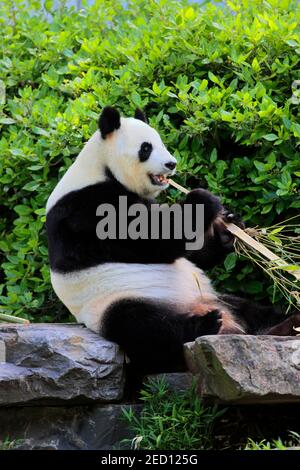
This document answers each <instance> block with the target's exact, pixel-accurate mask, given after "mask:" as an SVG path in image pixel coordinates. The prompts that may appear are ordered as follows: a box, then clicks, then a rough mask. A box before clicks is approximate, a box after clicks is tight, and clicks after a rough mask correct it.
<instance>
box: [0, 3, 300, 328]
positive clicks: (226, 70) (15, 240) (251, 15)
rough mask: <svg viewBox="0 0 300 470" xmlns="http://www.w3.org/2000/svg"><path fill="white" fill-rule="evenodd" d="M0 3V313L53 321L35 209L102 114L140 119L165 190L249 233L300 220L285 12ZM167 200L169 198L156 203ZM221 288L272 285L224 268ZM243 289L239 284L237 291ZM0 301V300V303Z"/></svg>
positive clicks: (299, 163)
mask: <svg viewBox="0 0 300 470" xmlns="http://www.w3.org/2000/svg"><path fill="white" fill-rule="evenodd" d="M29 3H30V8H28V6H27V5H26V2H25V1H22V0H15V1H12V0H4V2H2V5H3V6H2V7H1V12H0V40H1V49H0V80H1V82H0V129H1V139H0V204H1V221H0V234H1V236H0V250H1V263H2V271H1V274H0V282H1V290H2V296H1V298H0V302H1V304H2V306H3V309H5V311H6V312H7V313H13V314H15V315H20V316H24V317H26V318H29V319H31V320H32V319H34V320H37V321H48V320H57V319H60V318H62V316H63V314H64V313H63V312H64V310H63V309H62V306H61V305H60V303H59V302H58V301H57V300H56V298H55V296H54V294H53V293H52V290H51V287H50V282H49V270H48V262H47V245H46V238H45V228H44V221H45V212H44V207H45V204H46V200H47V198H48V196H49V194H50V192H51V190H52V189H53V187H54V186H55V184H56V183H57V180H58V178H59V177H60V176H61V175H62V174H63V172H64V171H65V169H66V168H67V167H68V166H69V165H70V164H71V162H72V161H73V159H74V157H75V156H76V155H77V154H78V152H79V151H80V149H81V148H82V145H83V143H84V141H86V140H87V139H88V138H89V136H90V135H91V133H92V132H93V131H94V130H95V129H96V118H97V116H98V114H99V112H100V110H101V108H102V107H103V106H104V105H106V104H112V105H114V104H115V105H117V106H118V107H119V108H120V109H121V110H122V112H123V113H124V114H125V115H132V113H133V110H134V108H135V107H136V106H140V107H142V108H145V109H146V111H147V114H148V116H149V117H150V123H151V124H152V125H153V126H155V127H156V128H157V129H158V131H159V132H160V133H161V134H162V135H163V138H164V141H165V143H166V145H167V146H168V147H169V149H170V150H171V151H172V152H173V153H174V154H175V155H176V157H178V160H179V168H178V171H179V173H180V174H179V175H178V181H179V182H180V183H182V184H183V185H186V186H188V187H194V186H196V185H199V184H200V185H203V186H205V187H208V188H209V189H210V190H211V191H213V192H214V193H216V194H219V195H220V196H222V199H223V201H224V203H225V204H227V205H228V206H230V207H231V208H232V209H233V210H234V211H238V212H240V213H241V214H242V215H243V217H244V219H245V220H246V221H247V223H248V224H249V225H255V224H259V225H269V224H271V223H272V222H274V221H278V220H281V219H285V218H287V217H291V216H294V215H295V214H296V213H297V212H298V211H299V207H300V199H299V192H298V187H299V181H300V152H299V138H300V124H299V105H298V97H297V94H298V92H297V86H298V84H297V82H296V83H294V90H292V84H293V82H294V81H295V80H298V79H299V78H300V77H299V60H300V10H299V5H297V2H296V1H294V0H269V1H265V2H261V1H259V0H249V1H246V0H244V1H240V0H238V1H237V0H233V1H230V2H229V1H228V5H225V6H224V7H218V6H216V5H213V4H207V5H206V6H205V7H201V6H200V5H198V4H195V5H192V4H190V3H187V2H186V1H174V0H129V1H128V2H127V7H126V8H124V7H123V3H124V2H123V1H122V0H110V1H109V2H108V1H103V0H96V1H95V3H94V5H93V6H89V7H86V8H85V9H84V10H80V11H78V12H77V11H75V10H74V9H67V8H66V7H61V8H59V9H57V10H53V7H52V2H51V1H49V0H46V1H45V2H44V4H43V5H42V3H41V2H39V1H30V2H29ZM179 196H180V195H179V194H178V193H177V192H176V190H169V191H168V196H167V197H168V198H169V200H172V201H173V200H176V199H177V198H178V197H179ZM215 278H216V280H217V281H218V282H217V283H219V284H221V285H222V288H223V289H227V290H231V291H235V290H242V291H244V292H246V293H248V294H251V295H256V296H257V297H258V298H262V297H264V296H266V292H267V291H268V292H269V293H271V286H269V284H268V281H265V280H264V279H263V277H262V275H261V274H260V273H258V272H257V270H256V269H255V268H253V267H252V266H251V265H249V263H245V262H244V261H238V262H237V263H236V260H235V259H234V257H231V258H230V259H229V261H228V260H227V262H226V264H225V266H224V267H223V268H222V269H221V270H220V269H218V270H217V271H216V272H215ZM245 281H246V282H245ZM0 293H1V292H0Z"/></svg>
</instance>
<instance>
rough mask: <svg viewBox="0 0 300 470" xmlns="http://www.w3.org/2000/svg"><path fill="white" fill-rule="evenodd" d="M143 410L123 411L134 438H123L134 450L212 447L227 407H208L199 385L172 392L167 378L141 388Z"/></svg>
mask: <svg viewBox="0 0 300 470" xmlns="http://www.w3.org/2000/svg"><path fill="white" fill-rule="evenodd" d="M141 401H142V402H143V410H142V412H141V414H140V415H139V416H137V415H136V414H135V413H134V412H133V410H132V409H131V408H130V409H129V410H123V415H124V419H125V420H126V421H127V423H128V426H129V430H130V431H131V432H132V433H133V434H134V435H135V437H134V438H133V440H131V441H129V440H128V439H126V440H124V441H123V444H128V443H129V444H131V448H133V449H147V450H154V449H155V450H190V449H212V448H213V445H214V433H213V431H214V426H215V423H216V422H217V420H218V419H219V418H220V417H221V416H222V415H223V414H224V412H225V410H218V408H217V406H204V404H203V402H202V401H201V400H200V399H199V397H198V396H197V391H196V384H195V383H194V385H193V386H192V388H191V389H190V390H188V391H186V392H172V391H170V390H169V388H168V386H167V384H166V382H165V380H164V379H161V378H160V379H158V380H151V381H149V383H147V384H146V385H145V387H144V389H143V390H142V391H141Z"/></svg>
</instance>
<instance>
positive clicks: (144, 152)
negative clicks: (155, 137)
mask: <svg viewBox="0 0 300 470" xmlns="http://www.w3.org/2000/svg"><path fill="white" fill-rule="evenodd" d="M151 152H152V144H150V143H149V142H143V143H142V145H141V148H140V150H139V159H140V162H146V161H147V160H148V158H149V157H150V155H151Z"/></svg>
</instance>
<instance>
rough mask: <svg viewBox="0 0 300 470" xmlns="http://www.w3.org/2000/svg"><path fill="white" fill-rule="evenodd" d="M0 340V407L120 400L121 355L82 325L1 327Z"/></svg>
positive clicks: (121, 391) (122, 383)
mask: <svg viewBox="0 0 300 470" xmlns="http://www.w3.org/2000/svg"><path fill="white" fill-rule="evenodd" d="M0 340H1V341H4V342H5V348H6V363H0V405H12V404H21V403H22V404H24V403H27V404H28V403H35V404H41V403H57V402H58V401H59V400H64V401H65V400H72V402H73V403H86V402H87V401H91V400H93V401H102V402H114V401H117V400H120V399H122V396H123V390H124V368H123V363H124V355H123V354H122V353H121V351H120V349H119V347H118V346H117V345H116V344H114V343H111V342H109V341H106V340H105V339H103V338H101V337H100V336H99V335H97V334H95V333H93V332H92V331H90V330H88V329H87V328H85V327H83V326H82V325H76V324H74V325H73V324H68V325H62V324H35V325H17V326H16V325H7V324H5V325H1V326H0Z"/></svg>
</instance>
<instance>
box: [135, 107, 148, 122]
mask: <svg viewBox="0 0 300 470" xmlns="http://www.w3.org/2000/svg"><path fill="white" fill-rule="evenodd" d="M134 117H135V119H139V120H140V121H143V122H146V123H148V120H147V118H146V115H145V113H144V112H143V111H142V110H141V109H140V108H136V110H135V113H134Z"/></svg>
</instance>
